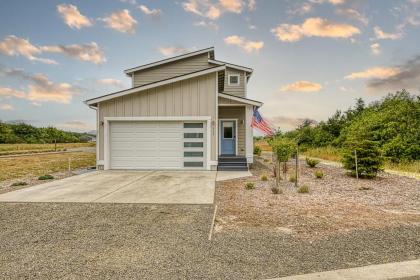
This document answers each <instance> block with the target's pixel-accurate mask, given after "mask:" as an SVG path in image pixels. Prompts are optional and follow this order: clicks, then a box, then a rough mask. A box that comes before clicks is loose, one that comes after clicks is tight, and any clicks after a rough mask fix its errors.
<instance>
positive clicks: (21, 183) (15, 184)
mask: <svg viewBox="0 0 420 280" xmlns="http://www.w3.org/2000/svg"><path fill="white" fill-rule="evenodd" d="M27 184H28V183H26V182H14V183H13V184H12V185H11V187H18V186H26V185H27Z"/></svg>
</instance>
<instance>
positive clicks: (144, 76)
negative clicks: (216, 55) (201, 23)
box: [132, 53, 214, 87]
mask: <svg viewBox="0 0 420 280" xmlns="http://www.w3.org/2000/svg"><path fill="white" fill-rule="evenodd" d="M211 67H214V65H211V64H209V63H208V54H207V53H205V54H201V55H197V56H193V57H189V58H187V59H181V60H178V61H174V62H171V63H167V64H163V65H159V66H156V67H153V68H149V69H145V70H140V71H136V72H134V73H132V75H133V76H132V78H133V86H134V87H136V86H141V85H145V84H148V83H152V82H156V81H161V80H165V79H169V78H173V77H176V76H179V75H183V74H187V73H191V72H195V71H199V70H203V69H206V68H211Z"/></svg>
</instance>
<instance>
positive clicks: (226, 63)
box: [209, 59, 254, 74]
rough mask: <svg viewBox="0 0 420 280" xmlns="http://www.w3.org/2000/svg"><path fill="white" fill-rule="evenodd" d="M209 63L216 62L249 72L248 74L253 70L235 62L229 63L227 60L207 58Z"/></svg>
mask: <svg viewBox="0 0 420 280" xmlns="http://www.w3.org/2000/svg"><path fill="white" fill-rule="evenodd" d="M209 63H212V64H217V65H226V66H227V67H229V68H233V69H236V70H241V71H245V72H247V73H250V74H251V73H252V71H254V70H252V68H249V67H244V66H240V65H236V64H232V63H229V62H225V61H220V60H216V59H209Z"/></svg>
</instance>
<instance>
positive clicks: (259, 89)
mask: <svg viewBox="0 0 420 280" xmlns="http://www.w3.org/2000/svg"><path fill="white" fill-rule="evenodd" d="M210 46H214V47H215V55H216V58H217V59H219V60H223V61H228V62H231V63H234V64H240V65H243V66H247V67H251V68H253V69H254V73H253V75H252V78H251V80H250V81H249V84H248V97H249V98H251V99H256V100H259V101H262V102H264V106H263V107H262V108H261V113H262V114H263V116H265V117H266V118H267V119H269V120H271V121H272V122H273V123H275V124H276V125H277V126H279V127H280V128H281V129H283V130H289V129H291V128H293V127H295V126H296V125H297V124H298V123H299V122H300V121H301V120H302V119H303V118H311V119H314V120H317V121H320V120H325V119H326V118H327V117H328V116H330V115H331V114H332V113H333V112H334V111H335V110H336V109H347V108H348V107H349V106H350V105H352V104H353V103H354V100H355V99H356V98H358V97H362V98H363V99H365V101H367V102H370V101H373V100H377V99H379V98H381V97H383V96H384V95H386V94H387V93H388V92H395V91H396V90H399V89H402V88H406V89H407V90H409V91H411V92H412V93H414V94H419V92H420V0H404V1H398V0H390V1H385V0H380V1H379V0H372V1H362V0H360V1H358V0H355V1H350V0H306V1H292V0H290V1H280V0H273V1H270V0H260V1H259V0H178V1H174V2H171V1H166V0H164V1H158V0H155V1H143V0H103V1H98V0H84V1H64V0H63V1H47V0H45V1H28V0H13V1H6V0H4V1H1V2H0V120H3V121H12V120H22V121H25V122H27V123H30V124H33V125H35V126H46V125H54V126H57V127H59V128H63V129H66V130H73V131H89V130H93V129H95V125H94V124H95V111H94V110H91V109H89V108H88V107H87V106H86V105H85V104H83V101H84V100H86V99H89V98H92V97H95V96H99V95H102V94H107V93H110V92H113V91H117V90H121V89H124V88H127V87H129V86H130V80H129V78H128V77H127V76H125V75H124V73H123V70H124V69H127V68H131V67H134V66H137V65H141V64H145V63H149V62H153V61H156V60H160V59H163V58H165V57H169V56H173V55H178V54H180V53H183V52H187V51H192V50H197V49H203V48H207V47H210Z"/></svg>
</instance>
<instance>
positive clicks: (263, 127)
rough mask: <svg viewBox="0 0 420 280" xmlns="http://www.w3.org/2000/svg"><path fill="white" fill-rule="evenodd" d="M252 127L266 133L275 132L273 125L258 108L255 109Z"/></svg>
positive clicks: (269, 134)
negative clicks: (263, 116)
mask: <svg viewBox="0 0 420 280" xmlns="http://www.w3.org/2000/svg"><path fill="white" fill-rule="evenodd" d="M251 127H252V128H255V129H258V130H259V131H261V132H262V133H264V134H265V135H268V136H271V135H273V134H274V129H273V128H272V126H271V125H270V124H269V123H268V122H266V121H265V120H264V119H263V118H262V116H261V115H260V113H259V112H258V110H257V109H254V113H253V115H252V121H251Z"/></svg>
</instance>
